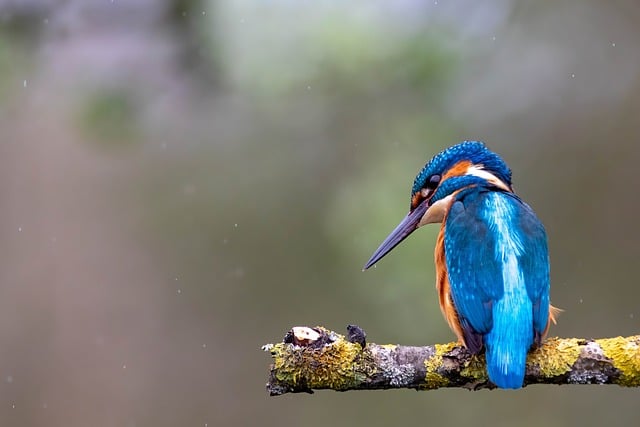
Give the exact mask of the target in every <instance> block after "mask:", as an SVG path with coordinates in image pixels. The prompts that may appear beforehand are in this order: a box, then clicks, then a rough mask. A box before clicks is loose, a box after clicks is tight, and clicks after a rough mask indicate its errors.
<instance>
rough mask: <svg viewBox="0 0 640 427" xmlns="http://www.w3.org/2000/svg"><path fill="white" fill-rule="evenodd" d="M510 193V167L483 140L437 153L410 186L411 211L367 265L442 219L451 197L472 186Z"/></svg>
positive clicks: (367, 266)
mask: <svg viewBox="0 0 640 427" xmlns="http://www.w3.org/2000/svg"><path fill="white" fill-rule="evenodd" d="M479 185H482V186H486V187H493V188H495V189H499V190H501V191H508V192H511V191H512V189H511V170H510V169H509V167H508V166H507V164H506V163H505V162H504V160H502V158H500V156H498V155H497V154H496V153H494V152H493V151H491V150H489V149H488V148H487V147H486V146H485V145H484V144H483V143H482V142H479V141H464V142H461V143H459V144H456V145H454V146H452V147H449V148H447V149H446V150H443V151H441V152H440V153H438V154H436V155H435V156H434V157H433V158H432V159H431V160H430V161H429V162H428V163H427V164H426V165H425V166H424V167H423V168H422V170H421V171H420V172H419V173H418V175H417V176H416V178H415V180H414V181H413V187H412V189H411V204H410V210H409V214H408V215H407V216H406V217H405V219H404V220H403V221H402V222H401V223H400V224H399V225H398V226H397V227H396V229H395V230H394V231H393V232H392V233H391V234H390V235H389V236H388V237H387V239H386V240H385V241H384V242H383V243H382V244H381V245H380V247H379V248H378V250H377V251H376V252H375V253H374V254H373V256H372V257H371V259H370V260H369V261H368V262H367V264H366V265H365V269H367V268H369V267H370V266H372V265H373V264H375V263H376V262H377V261H378V260H380V259H381V258H382V257H383V256H385V255H386V254H387V253H389V252H390V251H391V250H392V249H393V248H394V247H395V246H397V245H398V244H399V243H400V242H401V241H402V240H404V239H405V238H406V237H407V236H408V235H409V234H411V233H412V232H413V231H415V230H416V229H417V228H418V227H420V226H422V225H424V224H428V223H433V222H440V221H442V218H443V217H444V215H445V214H446V210H447V209H448V203H447V201H448V199H447V198H448V197H450V196H451V195H452V194H453V193H455V192H456V191H459V190H462V189H464V188H467V187H472V186H479Z"/></svg>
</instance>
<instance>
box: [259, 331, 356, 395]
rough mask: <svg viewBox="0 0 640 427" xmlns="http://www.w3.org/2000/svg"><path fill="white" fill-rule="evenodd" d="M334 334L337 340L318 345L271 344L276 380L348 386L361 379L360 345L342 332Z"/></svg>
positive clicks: (298, 384) (339, 387)
mask: <svg viewBox="0 0 640 427" xmlns="http://www.w3.org/2000/svg"><path fill="white" fill-rule="evenodd" d="M325 332H327V333H329V331H327V330H325ZM336 337H337V340H336V341H334V342H333V343H330V344H327V345H324V346H322V347H320V348H312V347H299V346H294V345H293V344H284V343H279V344H276V345H274V346H273V348H272V349H271V354H272V356H273V359H274V372H275V376H276V378H277V379H278V381H280V382H282V383H285V384H289V385H291V386H293V387H294V388H296V387H301V388H311V389H313V388H318V389H319V388H331V389H334V390H347V389H349V388H352V387H354V386H355V385H357V384H359V383H360V382H362V381H363V380H364V377H365V375H364V374H363V369H362V364H363V361H364V360H365V358H364V357H362V356H363V351H362V347H360V344H356V343H350V342H348V341H347V340H346V339H345V338H344V336H342V335H336Z"/></svg>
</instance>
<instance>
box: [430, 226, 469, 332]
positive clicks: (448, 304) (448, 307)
mask: <svg viewBox="0 0 640 427" xmlns="http://www.w3.org/2000/svg"><path fill="white" fill-rule="evenodd" d="M434 255H435V264H436V290H437V291H438V299H439V303H440V311H442V315H443V316H444V318H445V320H446V321H447V323H448V324H449V327H450V328H451V330H452V331H453V332H454V333H455V334H456V336H457V337H458V341H459V342H461V343H462V344H463V345H466V343H465V341H464V334H463V333H462V326H460V320H459V319H458V312H457V311H456V308H455V306H454V305H453V300H452V299H451V288H450V286H449V275H448V274H447V263H446V259H445V254H444V221H443V222H442V227H441V228H440V233H439V234H438V239H437V240H436V250H435V254H434Z"/></svg>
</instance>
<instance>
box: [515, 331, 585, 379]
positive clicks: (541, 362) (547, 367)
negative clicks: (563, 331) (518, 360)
mask: <svg viewBox="0 0 640 427" xmlns="http://www.w3.org/2000/svg"><path fill="white" fill-rule="evenodd" d="M579 342H580V340H578V339H577V338H564V339H559V338H549V339H548V340H547V341H546V342H545V343H544V345H543V346H542V347H540V348H538V349H536V350H534V351H532V352H531V353H529V356H528V358H527V363H529V364H535V365H537V366H538V367H539V369H540V374H541V375H542V376H543V377H546V378H553V377H557V376H560V375H564V374H566V373H567V372H569V371H570V370H571V367H572V366H573V364H574V363H576V360H578V357H579V356H580V345H579Z"/></svg>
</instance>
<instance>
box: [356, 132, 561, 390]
mask: <svg viewBox="0 0 640 427" xmlns="http://www.w3.org/2000/svg"><path fill="white" fill-rule="evenodd" d="M432 223H441V226H440V233H439V234H438V237H437V240H436V247H435V270H436V289H437V292H438V298H439V304H440V310H441V311H442V314H443V316H444V318H445V320H446V321H447V323H448V324H449V327H450V328H451V329H452V330H453V332H454V333H455V334H456V336H457V338H458V340H459V342H460V343H461V344H463V345H464V346H465V347H466V348H467V349H468V350H469V351H470V352H471V353H472V354H480V353H482V352H483V351H484V352H485V355H486V363H487V373H488V375H489V380H490V381H491V382H492V383H494V384H495V385H496V386H497V387H499V388H506V389H517V388H520V387H522V386H523V383H524V375H525V368H526V359H527V353H528V352H529V350H530V349H531V348H532V347H534V346H539V345H540V344H541V342H542V340H543V339H544V338H545V336H546V334H547V331H548V330H549V325H550V323H551V322H554V323H555V317H556V315H557V313H558V311H559V309H557V308H555V307H553V306H552V305H551V304H550V301H549V254H548V249H547V235H546V232H545V229H544V226H543V225H542V222H540V220H539V219H538V218H537V216H536V214H535V213H534V212H533V210H532V209H531V207H529V205H527V204H526V203H525V202H524V201H522V199H521V198H520V197H518V196H517V195H516V194H515V193H514V191H513V186H512V184H511V170H510V169H509V167H508V166H507V164H506V163H505V162H504V160H502V158H501V157H500V156H498V155H497V154H496V153H494V152H492V151H490V150H489V149H488V148H487V147H486V146H485V145H484V143H482V142H479V141H464V142H461V143H459V144H457V145H454V146H452V147H450V148H447V149H446V150H444V151H442V152H440V153H439V154H437V155H436V156H434V157H433V158H432V159H431V160H430V161H429V162H428V163H427V164H426V165H425V166H424V168H423V169H422V170H421V171H420V172H419V173H418V175H417V176H416V178H415V180H414V182H413V187H412V189H411V203H410V207H409V213H408V214H407V216H406V217H405V218H404V219H403V220H402V221H401V222H400V224H398V226H397V227H396V228H395V230H393V231H392V232H391V234H389V236H388V237H387V238H386V239H385V240H384V241H383V242H382V244H381V245H380V247H379V248H378V249H377V250H376V251H375V253H374V254H373V255H372V256H371V259H369V261H368V262H367V263H366V264H365V266H364V269H365V270H366V269H368V268H369V267H371V266H372V265H374V264H375V263H377V262H378V261H379V260H380V259H381V258H382V257H384V256H385V255H386V254H388V253H389V252H390V251H391V250H392V249H393V248H395V247H396V246H397V245H398V244H399V243H400V242H402V241H403V240H404V239H405V238H406V237H407V236H409V235H410V234H411V233H413V232H414V231H415V230H417V229H418V228H420V227H421V226H423V225H426V224H432Z"/></svg>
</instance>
